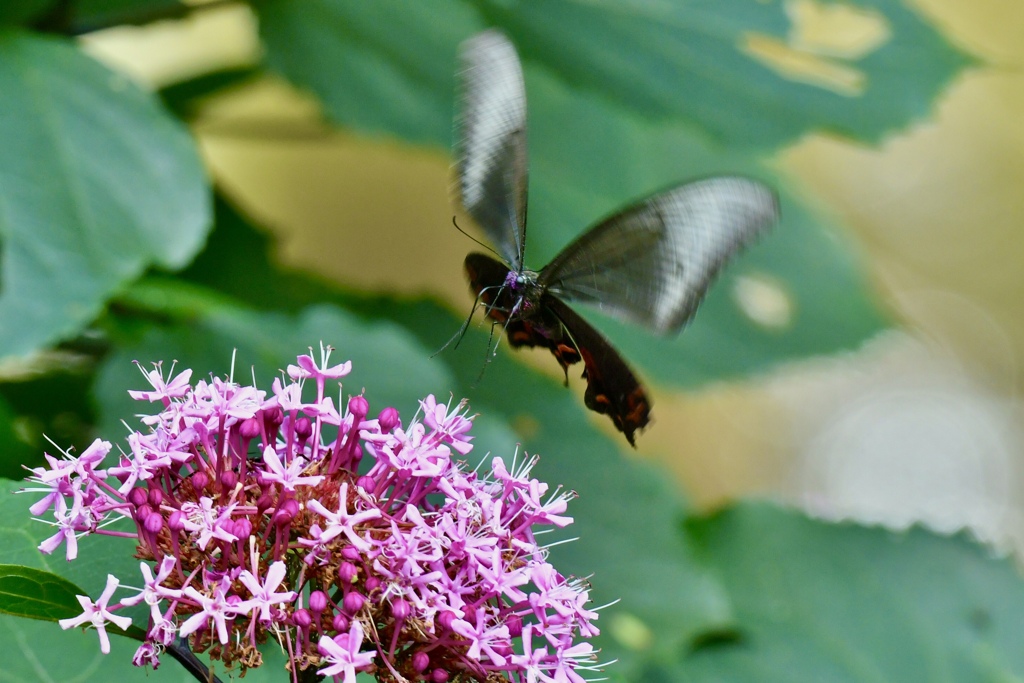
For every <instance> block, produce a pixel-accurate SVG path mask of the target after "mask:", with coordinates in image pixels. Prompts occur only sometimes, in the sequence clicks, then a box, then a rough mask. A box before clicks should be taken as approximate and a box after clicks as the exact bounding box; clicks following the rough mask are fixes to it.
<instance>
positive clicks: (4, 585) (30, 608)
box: [0, 564, 85, 621]
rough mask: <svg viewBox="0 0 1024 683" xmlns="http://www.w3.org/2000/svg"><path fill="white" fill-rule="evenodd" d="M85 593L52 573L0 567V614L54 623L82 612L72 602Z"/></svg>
mask: <svg viewBox="0 0 1024 683" xmlns="http://www.w3.org/2000/svg"><path fill="white" fill-rule="evenodd" d="M84 594H85V591H83V590H82V589H81V588H79V587H78V586H76V585H75V584H73V583H71V582H70V581H68V580H67V579H63V578H61V577H59V576H57V575H56V574H51V573H49V572H43V571H39V570H38V569H33V568H31V567H22V566H19V565H15V564H0V612H4V613H6V614H11V615H13V616H16V617H29V618H31V619H44V620H46V621H57V620H58V619H67V618H69V617H75V616H78V615H79V614H81V613H82V606H81V605H79V604H78V600H76V599H75V596H76V595H84Z"/></svg>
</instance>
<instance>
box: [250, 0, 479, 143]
mask: <svg viewBox="0 0 1024 683" xmlns="http://www.w3.org/2000/svg"><path fill="white" fill-rule="evenodd" d="M255 9H256V11H257V12H258V13H259V18H260V34H261V36H262V37H263V40H264V42H265V43H266V46H267V54H266V59H267V63H268V65H269V66H270V67H271V68H272V69H275V70H277V71H279V72H280V73H282V74H283V75H284V76H285V77H287V78H289V79H290V80H292V81H293V82H294V83H296V84H297V85H300V86H302V87H305V88H309V89H310V90H312V91H313V92H314V93H315V94H316V95H317V96H318V97H319V98H320V100H321V101H322V102H323V103H324V106H325V107H326V108H327V113H328V114H329V115H330V116H331V117H332V118H333V119H334V120H335V121H338V122H339V123H344V124H346V125H349V126H353V127H355V128H359V129H362V130H367V131H371V132H378V133H380V132H388V133H393V134H395V135H399V136H401V137H404V138H406V139H409V140H414V141H417V142H431V143H434V144H441V145H444V146H447V145H448V143H449V142H450V139H449V138H450V137H451V130H452V123H451V122H452V90H453V88H454V86H455V80H454V75H453V74H454V68H455V51H456V46H457V45H458V43H459V42H460V41H461V40H462V39H463V38H465V37H466V36H468V35H470V34H471V33H473V32H475V31H477V30H479V29H480V28H481V27H482V24H481V23H480V20H479V18H478V16H477V14H476V12H475V11H474V10H473V9H471V8H470V7H469V5H467V4H464V3H462V2H458V1H452V0H446V1H445V2H436V3H420V2H409V1H408V0H383V1H380V2H372V3H364V2H339V1H338V0H271V1H270V2H261V3H259V4H258V5H256V6H255ZM325 65H328V66H327V67H326V68H325Z"/></svg>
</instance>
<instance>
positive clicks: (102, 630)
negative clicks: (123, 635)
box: [58, 574, 132, 654]
mask: <svg viewBox="0 0 1024 683" xmlns="http://www.w3.org/2000/svg"><path fill="white" fill-rule="evenodd" d="M119 583H120V582H119V581H118V580H117V577H115V576H114V575H113V574H107V586H106V588H104V589H103V592H102V593H101V594H100V599H99V600H97V601H96V602H93V601H92V600H90V599H89V598H88V597H87V596H85V595H76V596H75V597H76V598H78V604H80V605H81V606H82V608H83V610H85V611H83V612H82V613H81V614H80V615H78V616H77V617H74V618H71V619H61V620H60V621H59V622H58V623H59V624H60V627H61V628H62V629H64V630H65V631H66V630H68V629H69V628H74V627H75V626H81V625H82V624H85V623H88V624H89V625H90V626H92V627H94V628H95V629H96V631H98V632H99V635H100V652H102V653H103V654H109V653H110V638H109V637H108V636H107V622H110V623H112V624H114V625H115V626H117V627H118V628H119V629H121V630H122V631H125V630H127V629H128V627H129V626H131V625H132V620H131V619H130V618H129V617H126V616H118V615H116V614H113V613H111V612H110V610H108V609H107V602H109V601H110V598H111V597H112V596H113V595H114V591H116V590H117V586H118V584H119Z"/></svg>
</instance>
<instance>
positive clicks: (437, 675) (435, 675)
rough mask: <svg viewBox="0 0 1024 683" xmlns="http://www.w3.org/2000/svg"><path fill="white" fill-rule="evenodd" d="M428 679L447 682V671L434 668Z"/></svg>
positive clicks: (439, 682)
mask: <svg viewBox="0 0 1024 683" xmlns="http://www.w3.org/2000/svg"><path fill="white" fill-rule="evenodd" d="M430 680H431V681H433V683H448V672H447V671H445V670H444V669H434V670H433V671H431V672H430Z"/></svg>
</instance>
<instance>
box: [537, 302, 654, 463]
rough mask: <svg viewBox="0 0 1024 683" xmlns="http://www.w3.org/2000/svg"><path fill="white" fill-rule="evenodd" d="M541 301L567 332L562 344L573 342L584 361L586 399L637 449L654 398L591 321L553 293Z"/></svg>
mask: <svg viewBox="0 0 1024 683" xmlns="http://www.w3.org/2000/svg"><path fill="white" fill-rule="evenodd" d="M542 301H543V305H544V307H545V309H546V310H548V311H550V312H551V313H552V314H554V316H555V317H557V318H558V320H559V322H560V323H561V327H562V330H563V332H565V333H566V336H565V338H563V339H562V340H561V346H569V345H570V344H571V345H572V346H573V347H575V348H576V350H577V354H578V358H581V359H582V360H583V368H584V369H583V377H584V378H586V380H587V391H586V393H585V394H584V395H583V402H584V403H586V405H587V407H588V408H590V409H591V410H593V411H595V412H598V413H602V414H604V415H607V416H608V417H610V418H611V419H612V422H613V423H614V424H615V426H616V427H617V428H618V430H619V431H620V432H622V433H623V434H625V436H626V440H627V441H629V445H630V446H633V447H634V448H635V447H636V441H635V433H636V431H637V430H638V429H643V428H644V427H646V426H647V423H648V422H649V421H650V417H649V416H650V412H651V400H650V399H649V398H648V397H647V394H646V392H644V388H643V387H642V386H641V385H640V382H639V381H638V380H637V378H636V376H635V375H634V374H633V371H632V370H630V368H629V366H628V365H626V361H624V360H623V359H622V356H621V355H619V352H618V351H616V350H615V348H614V347H613V346H612V345H611V344H610V343H608V340H607V339H605V337H604V335H602V334H601V333H600V332H598V331H597V330H596V329H594V328H593V327H592V326H591V325H590V323H588V322H587V321H586V320H584V319H583V318H581V317H580V316H579V315H578V314H577V313H576V312H575V311H574V310H572V309H571V308H569V307H568V306H567V305H566V304H564V303H563V302H561V301H559V300H558V299H556V298H555V297H553V296H551V295H546V296H545V297H544V299H543V300H542ZM555 356H556V357H557V358H558V359H559V362H562V356H561V355H559V354H558V353H555ZM562 367H563V368H564V367H565V363H563V364H562Z"/></svg>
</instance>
